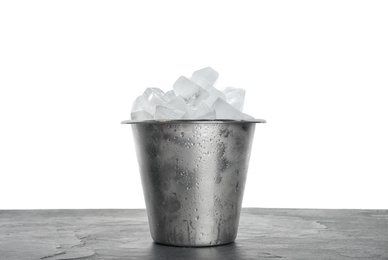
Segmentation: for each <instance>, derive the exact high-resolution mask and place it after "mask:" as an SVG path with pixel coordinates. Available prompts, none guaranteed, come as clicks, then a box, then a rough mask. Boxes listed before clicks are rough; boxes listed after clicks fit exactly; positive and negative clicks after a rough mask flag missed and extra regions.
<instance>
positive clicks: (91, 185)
mask: <svg viewBox="0 0 388 260" xmlns="http://www.w3.org/2000/svg"><path fill="white" fill-rule="evenodd" d="M387 14H388V4H387V2H386V1H354V0H353V1H198V0H196V1H167V0H165V1H24V2H23V1H2V2H0V177H1V178H0V209H29V208H142V207H144V201H143V193H142V190H141V183H140V177H139V173H138V165H137V161H136V156H135V149H134V144H133V139H132V132H131V128H130V127H129V126H126V125H120V122H121V121H122V120H125V119H129V118H130V109H131V103H132V101H133V100H134V99H135V98H136V97H137V96H138V95H140V94H142V92H143V91H144V89H145V88H147V87H159V88H161V89H163V90H164V91H167V90H169V89H171V88H172V85H173V83H174V82H175V80H176V79H177V78H178V77H179V76H181V75H186V76H190V75H191V73H192V72H193V71H194V70H197V69H200V68H203V67H206V66H211V67H213V68H214V69H216V70H217V71H218V72H219V73H220V78H219V81H218V83H217V86H218V87H226V86H233V87H240V88H245V89H246V92H247V96H246V100H245V101H246V102H245V104H246V105H245V109H244V110H245V112H246V113H248V114H251V115H253V116H254V117H256V118H263V119H266V120H267V121H268V123H267V124H265V125H257V128H256V135H255V140H254V144H253V151H252V155H251V162H250V169H249V172H248V183H247V186H246V190H245V196H244V203H243V206H245V207H302V208H388V199H387V197H388V196H387V182H386V175H387V173H388V160H387V159H388V118H387V117H388V116H387V115H388V113H387V111H388V102H387V99H388V95H387V91H386V90H387V88H388V15H387Z"/></svg>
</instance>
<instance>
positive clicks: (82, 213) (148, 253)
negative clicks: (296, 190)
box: [0, 208, 388, 260]
mask: <svg viewBox="0 0 388 260" xmlns="http://www.w3.org/2000/svg"><path fill="white" fill-rule="evenodd" d="M281 258H284V259H388V210H319V209H262V208H244V209H242V213H241V218H240V226H239V232H238V236H237V239H236V241H235V242H234V243H231V244H229V245H224V246H218V247H203V248H182V247H170V246H163V245H159V244H156V243H154V242H153V241H152V239H151V236H150V234H149V228H148V222H147V216H146V211H145V210H142V209H100V210H99V209H95V210H3V211H0V259H1V260H3V259H4V260H14V259H15V260H16V259H17V260H23V259H47V260H56V259H223V260H225V259H281Z"/></svg>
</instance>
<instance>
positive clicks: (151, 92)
mask: <svg viewBox="0 0 388 260" xmlns="http://www.w3.org/2000/svg"><path fill="white" fill-rule="evenodd" d="M163 97H164V92H163V91H162V90H160V89H158V88H147V89H146V90H145V91H144V93H143V95H142V96H140V99H139V100H138V102H139V105H140V106H141V107H142V109H144V110H145V111H146V112H147V113H149V114H151V115H154V114H155V108H156V106H158V105H164V104H165V103H166V101H165V100H164V98H163Z"/></svg>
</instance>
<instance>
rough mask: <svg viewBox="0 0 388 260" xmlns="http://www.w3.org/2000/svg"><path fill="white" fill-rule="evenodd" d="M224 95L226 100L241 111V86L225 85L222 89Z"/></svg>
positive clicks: (242, 94)
mask: <svg viewBox="0 0 388 260" xmlns="http://www.w3.org/2000/svg"><path fill="white" fill-rule="evenodd" d="M222 92H223V93H224V94H225V96H226V102H228V103H229V104H231V105H232V106H234V107H235V108H237V109H238V110H239V111H242V110H243V108H244V99H245V90H244V89H242V88H232V87H227V88H225V89H224V90H223V91H222Z"/></svg>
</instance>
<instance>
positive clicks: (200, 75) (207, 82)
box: [191, 67, 218, 88]
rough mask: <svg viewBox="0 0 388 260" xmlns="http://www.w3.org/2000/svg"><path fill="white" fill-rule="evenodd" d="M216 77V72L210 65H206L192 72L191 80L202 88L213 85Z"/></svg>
mask: <svg viewBox="0 0 388 260" xmlns="http://www.w3.org/2000/svg"><path fill="white" fill-rule="evenodd" d="M217 79H218V72H217V71H215V70H214V69H212V68H210V67H206V68H203V69H200V70H197V71H194V72H193V75H192V76H191V80H192V81H193V82H195V83H197V84H198V85H200V86H201V87H203V88H206V87H208V86H210V87H213V85H214V84H215V83H216V81H217Z"/></svg>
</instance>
